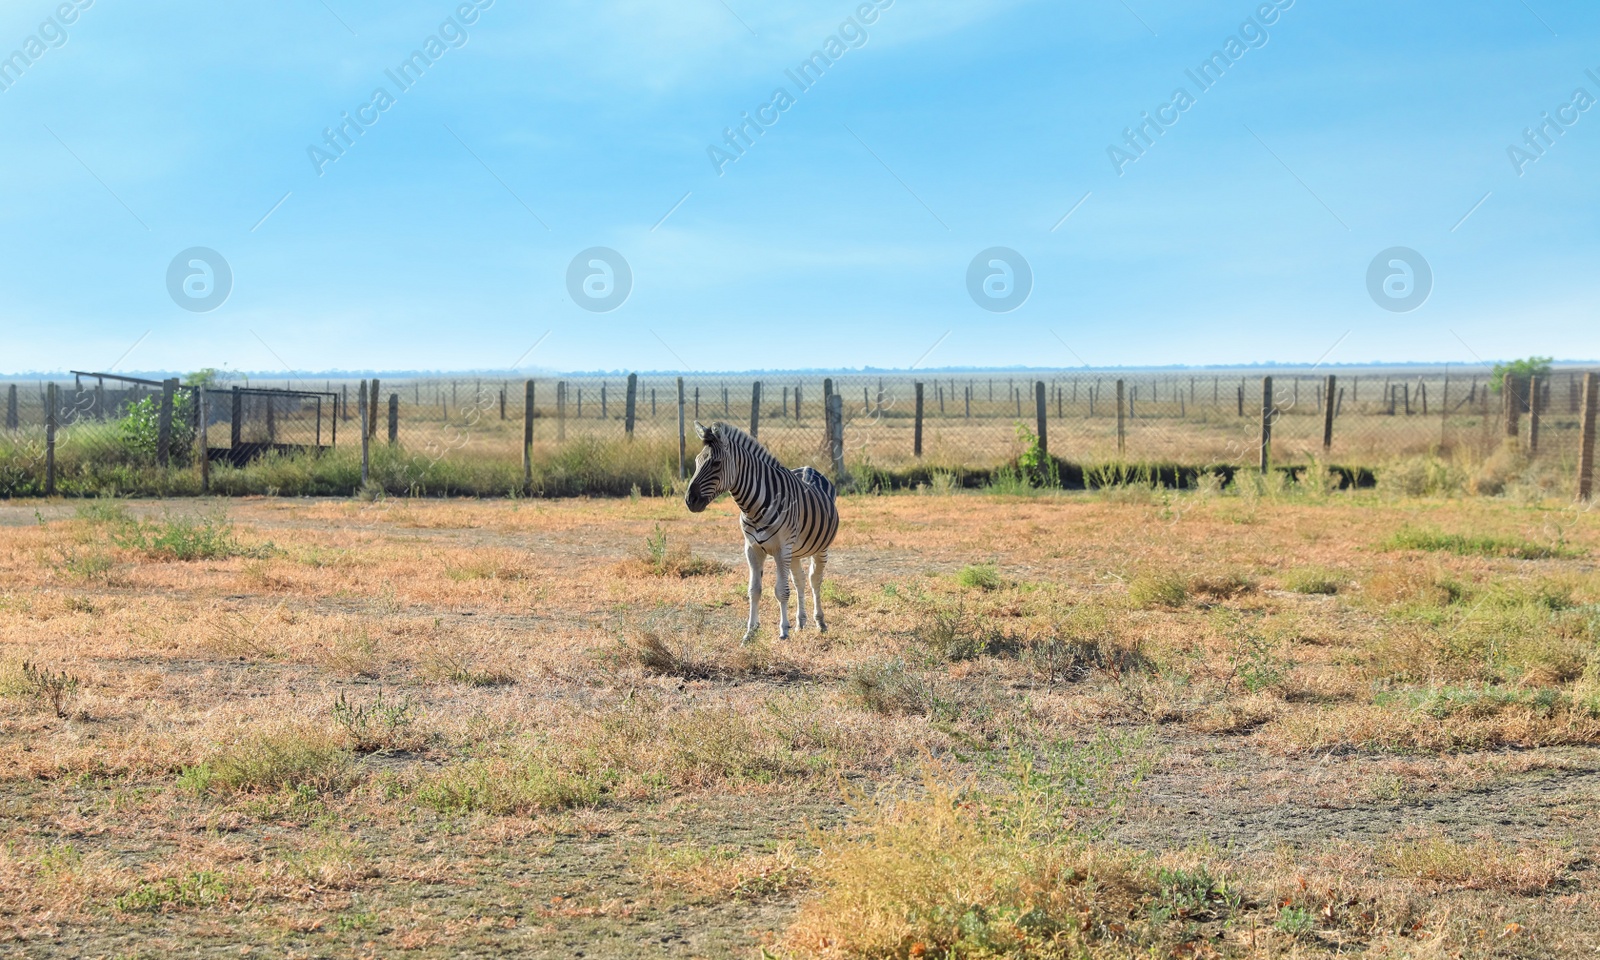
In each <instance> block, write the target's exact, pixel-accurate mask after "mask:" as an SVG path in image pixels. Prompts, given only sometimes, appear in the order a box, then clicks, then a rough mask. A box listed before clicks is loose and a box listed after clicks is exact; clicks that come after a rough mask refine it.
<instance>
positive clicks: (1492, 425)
mask: <svg viewBox="0 0 1600 960" xmlns="http://www.w3.org/2000/svg"><path fill="white" fill-rule="evenodd" d="M1588 372H1590V371H1586V370H1581V369H1576V368H1562V369H1558V370H1556V371H1554V372H1553V373H1551V374H1549V375H1548V376H1544V377H1541V378H1537V380H1536V381H1535V382H1533V383H1529V382H1527V381H1518V380H1515V379H1508V380H1507V383H1506V384H1504V385H1500V384H1495V385H1494V386H1493V387H1491V381H1492V370H1491V369H1490V368H1488V367H1467V368H1463V367H1457V366H1451V367H1449V368H1441V369H1437V370H1426V371H1422V372H1415V371H1396V370H1390V371H1361V372H1357V373H1345V372H1341V373H1337V374H1335V375H1333V376H1331V377H1330V376H1328V375H1326V374H1324V373H1321V372H1314V373H1296V372H1287V373H1285V372H1274V373H1273V375H1271V376H1269V377H1263V376H1261V375H1260V374H1258V373H1257V374H1198V373H1197V374H1190V373H1170V372H1162V373H1151V374H1128V373H1100V372H1088V373H1082V372H1059V373H1054V374H1048V375H1043V376H1039V375H1031V374H1030V375H1016V374H966V375H950V374H938V375H935V374H928V375H924V376H917V375H904V374H901V375H881V376H880V375H877V374H854V373H843V374H835V375H831V376H824V375H820V374H818V375H809V374H808V375H770V374H769V375H763V376H760V377H738V376H731V375H730V376H723V375H691V376H684V377H677V376H663V375H650V374H642V375H627V374H617V375H569V376H557V377H538V378H534V379H531V380H530V379H509V378H505V379H493V378H479V377H473V378H425V379H403V380H393V381H386V380H372V381H319V382H315V383H310V382H307V381H305V380H294V381H285V382H282V383H264V382H262V381H259V380H256V381H252V382H251V383H249V384H248V385H246V384H225V385H215V384H213V385H210V386H207V387H205V388H200V387H196V386H191V385H184V384H181V383H178V382H177V381H152V380H141V379H138V378H130V377H122V376H117V375H112V374H103V373H94V372H81V373H77V374H75V375H74V377H73V379H72V380H70V381H67V382H40V381H33V382H26V383H18V382H13V383H9V384H5V385H3V387H0V388H3V389H4V390H5V391H6V393H5V411H6V413H5V415H6V421H5V430H4V432H3V434H0V494H3V493H8V492H9V493H13V494H14V493H18V492H27V491H31V490H34V489H37V488H41V483H40V482H38V481H39V477H40V475H41V474H43V475H44V477H43V479H44V480H46V481H50V480H53V481H56V482H52V483H48V484H45V485H48V486H50V487H51V488H52V489H54V488H56V487H58V486H59V485H60V484H59V481H60V480H61V479H62V478H72V477H91V476H96V477H101V478H103V477H104V476H105V475H106V474H107V473H108V471H109V472H111V473H113V474H114V473H115V471H117V470H123V471H138V470H148V469H161V468H164V469H167V470H173V469H191V468H194V467H196V466H200V465H201V464H205V466H204V467H202V468H201V472H202V473H204V472H207V471H209V470H210V469H211V466H210V465H212V464H217V465H218V468H219V469H225V468H228V467H231V468H242V467H245V466H247V465H248V464H250V463H252V462H255V461H258V460H260V459H261V458H263V457H265V456H269V455H271V456H277V457H283V456H293V455H306V454H310V455H321V454H324V453H326V452H328V451H330V450H340V449H343V450H345V451H351V450H354V449H356V448H358V447H359V445H360V442H361V440H362V438H363V430H362V425H363V424H362V419H361V417H362V411H363V409H364V410H365V418H366V419H365V428H366V429H365V435H366V439H367V441H368V445H369V447H371V446H374V445H375V446H377V447H378V448H380V449H383V450H386V451H389V452H390V453H391V454H392V453H394V452H395V451H399V452H401V453H403V455H404V460H405V468H404V469H405V473H406V476H408V477H411V478H412V479H413V480H415V481H416V482H417V484H419V485H422V486H426V482H427V480H428V477H429V475H430V474H432V473H436V472H438V471H442V470H447V469H449V468H450V466H451V465H453V464H456V465H459V464H483V463H489V462H498V463H501V464H510V465H513V466H514V465H518V464H522V465H523V466H524V468H527V464H528V463H530V462H540V463H545V462H554V461H557V460H560V459H561V458H562V457H569V458H570V457H572V456H575V455H577V454H580V453H582V452H583V451H594V450H597V449H602V448H609V447H616V446H618V445H624V446H629V447H635V448H637V450H638V451H639V453H638V454H637V456H641V457H645V458H647V459H650V460H651V462H652V463H653V464H654V466H655V468H656V469H657V470H658V473H659V474H660V475H661V476H664V477H666V478H667V479H668V481H669V482H670V478H671V477H672V476H676V475H677V474H678V473H679V470H680V463H679V456H680V451H681V455H682V457H683V458H684V460H686V461H691V462H692V459H693V456H694V454H695V453H696V452H698V448H699V443H698V441H697V440H696V439H695V436H694V431H693V429H692V424H693V422H694V421H697V420H698V421H702V422H706V423H710V422H713V421H724V422H729V423H733V424H735V425H737V426H739V427H741V428H744V429H746V430H748V431H749V432H751V433H753V434H755V435H756V436H757V437H758V438H759V439H760V440H761V441H762V442H763V443H764V444H765V445H766V446H767V447H768V448H769V449H770V450H772V452H773V453H774V454H776V455H777V456H778V457H779V458H780V459H781V460H783V461H784V462H785V463H786V464H789V465H791V466H799V465H806V464H809V465H811V466H814V467H817V468H818V469H822V470H826V471H828V472H830V473H844V474H846V475H848V474H850V473H853V472H863V471H889V472H893V471H904V470H908V469H914V468H918V467H923V468H928V469H941V470H952V471H961V470H968V471H973V470H993V469H995V468H997V467H1000V466H1002V465H1004V464H1007V463H1014V462H1015V461H1016V459H1017V458H1018V457H1019V456H1020V455H1022V454H1023V453H1024V452H1026V450H1027V449H1028V447H1029V446H1030V445H1031V444H1032V443H1033V442H1034V438H1035V437H1038V436H1041V435H1042V437H1043V441H1042V444H1041V445H1042V446H1045V447H1047V449H1048V451H1049V453H1051V454H1053V455H1055V456H1056V457H1059V458H1061V459H1063V460H1066V461H1071V462H1074V463H1079V464H1111V463H1143V464H1175V465H1185V466H1192V467H1202V468H1203V467H1211V466H1222V467H1233V468H1249V467H1257V468H1259V467H1260V466H1261V464H1262V463H1263V457H1265V459H1266V460H1267V461H1270V462H1271V463H1272V464H1277V465H1285V464H1305V463H1308V462H1310V461H1312V460H1313V459H1315V460H1317V461H1320V462H1322V463H1324V464H1337V465H1339V466H1342V467H1346V468H1352V469H1356V468H1369V469H1370V468H1376V467H1380V466H1382V465H1383V464H1385V463H1388V462H1391V461H1394V460H1396V459H1400V458H1407V457H1415V456H1420V455H1428V454H1442V455H1445V456H1451V455H1456V454H1460V455H1464V456H1467V457H1475V458H1483V457H1487V456H1489V455H1490V454H1492V453H1493V452H1494V451H1496V450H1499V449H1501V448H1503V447H1504V446H1505V444H1506V443H1507V441H1508V439H1510V440H1511V441H1512V443H1513V444H1514V445H1515V447H1516V448H1517V449H1519V450H1521V451H1524V452H1525V453H1526V454H1528V455H1531V456H1535V457H1538V458H1541V459H1543V460H1546V461H1549V462H1550V463H1551V464H1552V465H1553V466H1554V467H1555V468H1556V469H1566V470H1567V472H1568V473H1570V474H1572V476H1573V477H1574V480H1573V482H1574V483H1576V482H1577V481H1576V472H1575V471H1576V467H1577V463H1578V460H1579V454H1580V434H1581V432H1582V423H1583V409H1584V405H1585V402H1584V383H1585V379H1584V374H1585V373H1588ZM363 394H369V396H368V397H367V402H366V403H365V405H364V406H363V396H362V395H363ZM830 397H831V398H833V400H832V404H833V407H832V409H833V411H834V412H833V413H832V414H831V415H830V406H829V398H830ZM52 411H53V416H52ZM680 414H681V416H680ZM525 446H526V448H527V453H526V455H525V454H524V447H525ZM202 451H203V453H202ZM686 466H687V465H686ZM689 468H691V469H692V466H691V467H689Z"/></svg>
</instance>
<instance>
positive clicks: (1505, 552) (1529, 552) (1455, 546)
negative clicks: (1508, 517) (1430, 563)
mask: <svg viewBox="0 0 1600 960" xmlns="http://www.w3.org/2000/svg"><path fill="white" fill-rule="evenodd" d="M1383 549H1385V550H1429V551H1435V552H1443V553H1453V554H1456V555H1457V556H1462V557H1508V558H1510V559H1513V560H1548V559H1552V558H1562V559H1569V558H1573V557H1580V556H1583V551H1581V550H1575V549H1573V548H1570V547H1567V546H1564V545H1562V544H1560V543H1554V544H1542V543H1535V542H1533V541H1531V540H1521V539H1517V538H1513V537H1493V536H1487V535H1469V534H1463V533H1444V532H1442V531H1438V530H1419V529H1416V528H1412V527H1407V528H1405V529H1402V530H1400V531H1398V532H1397V533H1395V534H1394V535H1393V536H1391V537H1389V539H1387V540H1385V541H1384V542H1383Z"/></svg>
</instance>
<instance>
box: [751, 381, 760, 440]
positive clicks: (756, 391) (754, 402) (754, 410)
mask: <svg viewBox="0 0 1600 960" xmlns="http://www.w3.org/2000/svg"><path fill="white" fill-rule="evenodd" d="M750 436H752V437H755V438H756V439H758V440H759V439H760V438H761V381H760V380H757V381H756V382H755V383H753V384H751V385H750Z"/></svg>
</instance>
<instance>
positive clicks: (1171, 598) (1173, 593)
mask: <svg viewBox="0 0 1600 960" xmlns="http://www.w3.org/2000/svg"><path fill="white" fill-rule="evenodd" d="M1188 601H1189V584H1188V582H1187V581H1185V580H1184V578H1182V577H1180V576H1178V575H1177V574H1175V573H1147V574H1143V575H1141V576H1138V577H1135V578H1134V579H1133V582H1132V583H1130V584H1128V602H1129V603H1131V604H1133V605H1134V606H1135V607H1137V608H1139V609H1141V610H1149V609H1151V608H1153V607H1181V606H1183V605H1184V604H1185V603H1187V602H1188Z"/></svg>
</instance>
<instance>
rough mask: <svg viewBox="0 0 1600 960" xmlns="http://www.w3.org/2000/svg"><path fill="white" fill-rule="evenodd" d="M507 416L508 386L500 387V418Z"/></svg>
mask: <svg viewBox="0 0 1600 960" xmlns="http://www.w3.org/2000/svg"><path fill="white" fill-rule="evenodd" d="M505 418H506V388H505V387H501V388H500V419H501V420H504V419H505Z"/></svg>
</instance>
